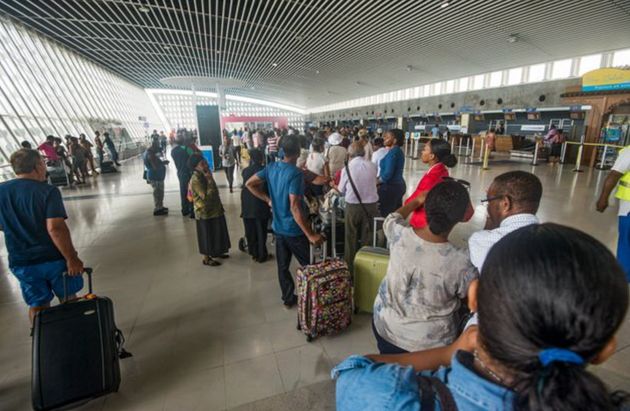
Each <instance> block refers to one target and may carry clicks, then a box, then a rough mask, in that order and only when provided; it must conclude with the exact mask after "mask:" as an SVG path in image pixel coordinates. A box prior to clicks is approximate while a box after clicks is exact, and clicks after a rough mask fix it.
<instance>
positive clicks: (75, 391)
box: [32, 268, 131, 411]
mask: <svg viewBox="0 0 630 411" xmlns="http://www.w3.org/2000/svg"><path fill="white" fill-rule="evenodd" d="M85 272H86V274H87V275H88V282H89V293H88V294H87V295H85V296H84V297H81V298H79V299H77V300H73V301H68V302H65V303H62V304H59V305H57V306H54V307H51V308H48V309H45V310H43V311H40V312H39V313H38V314H37V316H36V317H35V321H34V329H33V374H32V401H33V408H34V409H35V410H38V411H40V410H52V409H56V408H60V407H66V406H70V405H74V404H77V405H78V404H81V403H83V402H86V401H89V400H91V399H93V398H96V397H100V396H102V395H105V394H109V393H111V392H116V391H118V387H119V385H120V366H119V363H118V359H119V358H126V357H129V356H130V355H131V354H129V353H127V352H126V351H125V350H124V348H123V344H124V337H123V335H122V333H121V331H120V330H119V329H118V328H116V324H115V322H114V307H113V304H112V301H111V300H110V299H109V298H106V297H97V296H95V295H94V294H93V292H92V270H91V269H89V268H86V269H85ZM65 276H66V275H65V274H64V287H65V284H66V278H65ZM66 295H67V292H66Z"/></svg>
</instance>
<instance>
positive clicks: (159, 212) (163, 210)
mask: <svg viewBox="0 0 630 411" xmlns="http://www.w3.org/2000/svg"><path fill="white" fill-rule="evenodd" d="M167 214H168V208H161V209H159V210H155V211H153V215H156V216H157V215H167Z"/></svg>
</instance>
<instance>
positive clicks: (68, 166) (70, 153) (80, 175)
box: [21, 131, 120, 185]
mask: <svg viewBox="0 0 630 411" xmlns="http://www.w3.org/2000/svg"><path fill="white" fill-rule="evenodd" d="M94 134H95V135H94V143H92V142H91V141H90V140H88V138H87V136H86V135H85V134H83V133H81V134H80V135H79V137H73V136H71V135H69V134H68V135H66V136H65V141H64V140H62V139H61V138H59V137H55V136H53V135H49V136H47V137H46V140H45V141H44V142H43V143H41V144H40V145H39V146H38V147H37V149H38V150H39V151H40V152H41V153H42V154H43V155H44V157H45V159H46V164H47V165H48V166H50V167H64V168H65V171H66V173H67V174H68V181H69V183H70V185H74V184H84V183H86V182H87V178H88V177H90V176H92V177H95V176H97V175H98V174H99V172H98V171H97V168H96V164H95V162H94V153H93V152H92V149H93V148H94V147H95V146H96V153H97V155H98V159H99V166H101V165H102V163H103V161H104V156H105V151H104V146H105V145H106V146H107V148H108V150H109V152H110V155H111V158H112V161H113V163H114V164H116V165H117V166H120V163H119V162H118V151H117V150H116V145H115V144H114V141H113V140H112V138H111V137H110V135H109V133H108V132H105V133H103V137H104V140H101V136H100V132H99V131H96V132H95V133H94ZM21 146H22V148H26V149H31V148H32V145H31V143H29V142H28V141H23V142H22V143H21Z"/></svg>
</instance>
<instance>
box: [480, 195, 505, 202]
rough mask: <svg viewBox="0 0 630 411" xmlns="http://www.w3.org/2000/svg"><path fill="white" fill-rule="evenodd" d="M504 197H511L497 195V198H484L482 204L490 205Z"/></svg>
mask: <svg viewBox="0 0 630 411" xmlns="http://www.w3.org/2000/svg"><path fill="white" fill-rule="evenodd" d="M503 197H508V198H509V196H508V195H506V194H497V195H496V196H492V197H486V198H484V199H483V200H481V203H482V204H483V203H489V202H490V201H494V200H499V199H501V198H503Z"/></svg>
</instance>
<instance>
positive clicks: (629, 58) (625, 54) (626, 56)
mask: <svg viewBox="0 0 630 411" xmlns="http://www.w3.org/2000/svg"><path fill="white" fill-rule="evenodd" d="M628 65H630V49H627V50H621V51H615V54H614V55H613V66H614V67H618V66H628Z"/></svg>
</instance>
